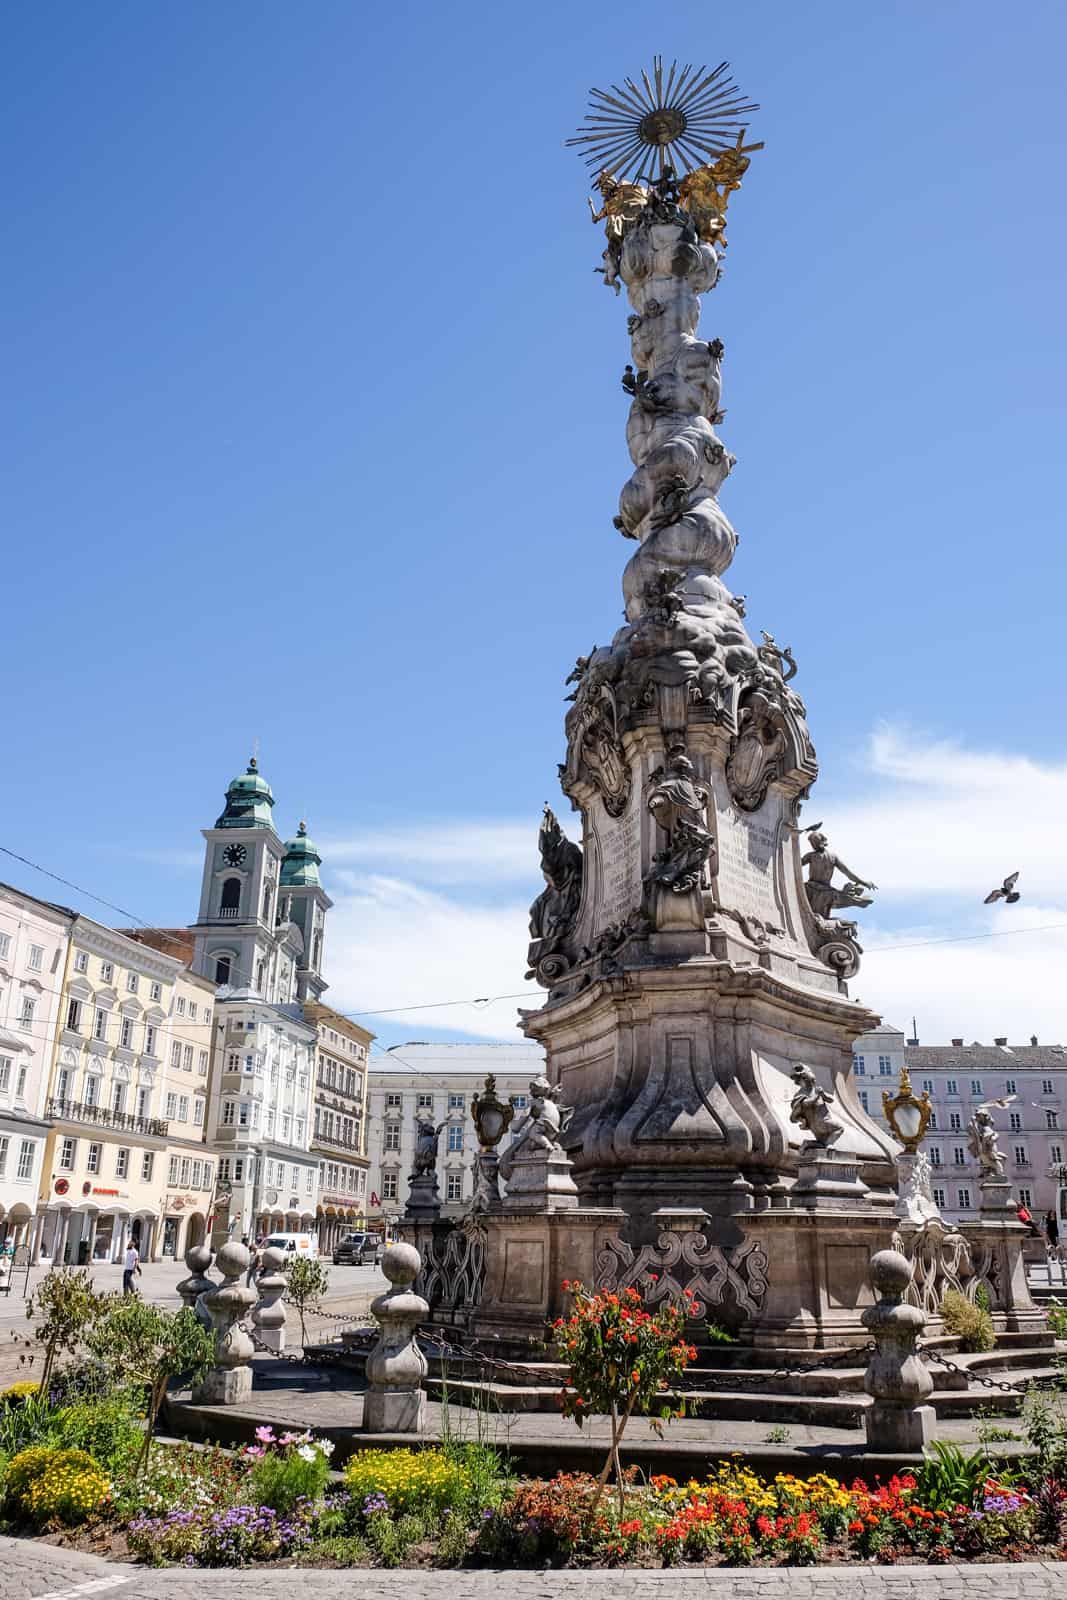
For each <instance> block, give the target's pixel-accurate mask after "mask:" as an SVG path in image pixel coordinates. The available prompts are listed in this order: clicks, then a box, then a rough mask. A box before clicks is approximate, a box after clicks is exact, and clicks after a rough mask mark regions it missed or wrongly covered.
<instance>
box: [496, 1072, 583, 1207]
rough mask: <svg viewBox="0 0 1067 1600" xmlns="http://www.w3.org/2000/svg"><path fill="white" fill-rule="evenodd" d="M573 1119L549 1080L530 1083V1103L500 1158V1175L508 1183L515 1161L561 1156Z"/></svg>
mask: <svg viewBox="0 0 1067 1600" xmlns="http://www.w3.org/2000/svg"><path fill="white" fill-rule="evenodd" d="M572 1116H573V1111H572V1110H571V1108H570V1107H569V1106H561V1105H560V1103H559V1089H558V1088H556V1089H554V1088H553V1087H552V1085H551V1084H550V1083H549V1081H548V1079H547V1078H535V1079H534V1080H533V1082H532V1083H531V1084H530V1104H529V1107H528V1109H527V1111H526V1114H525V1116H524V1117H523V1119H522V1121H521V1122H520V1123H519V1124H518V1126H517V1127H516V1129H515V1135H514V1137H513V1139H512V1141H511V1143H510V1145H509V1146H508V1148H507V1149H506V1150H505V1152H504V1154H503V1155H502V1156H501V1158H500V1175H501V1177H502V1178H503V1179H504V1180H505V1182H506V1181H507V1179H508V1178H510V1177H511V1174H512V1171H513V1169H514V1166H515V1159H516V1157H517V1156H519V1155H521V1154H522V1153H523V1152H526V1153H527V1154H530V1155H534V1154H542V1155H546V1156H549V1155H555V1154H558V1153H561V1150H562V1147H561V1145H560V1142H559V1136H560V1134H561V1133H565V1132H566V1130H567V1126H568V1124H569V1122H570V1120H571V1117H572Z"/></svg>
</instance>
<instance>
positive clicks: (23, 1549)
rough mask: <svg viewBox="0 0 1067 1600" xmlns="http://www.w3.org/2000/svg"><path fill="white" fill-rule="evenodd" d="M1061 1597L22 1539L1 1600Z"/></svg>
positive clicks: (13, 1546)
mask: <svg viewBox="0 0 1067 1600" xmlns="http://www.w3.org/2000/svg"><path fill="white" fill-rule="evenodd" d="M205 1589H209V1590H210V1593H211V1596H212V1600H333V1597H334V1596H336V1595H337V1593H338V1592H339V1591H340V1590H341V1589H355V1590H357V1591H358V1593H359V1595H360V1597H361V1600H442V1597H444V1596H447V1600H499V1597H500V1596H503V1597H504V1600H559V1597H560V1595H564V1596H573V1597H574V1600H584V1597H588V1600H698V1597H699V1600H831V1597H832V1596H833V1595H835V1594H837V1593H839V1592H840V1591H841V1590H842V1589H845V1590H846V1592H847V1594H848V1596H849V1600H971V1597H973V1600H1065V1597H1067V1564H1055V1563H1041V1562H1032V1561H1023V1562H1016V1563H1014V1564H1013V1565H1004V1566H965V1567H964V1566H961V1567H954V1566H949V1567H922V1566H900V1567H875V1566H870V1567H815V1568H811V1567H769V1568H765V1567H756V1568H746V1569H744V1570H739V1569H735V1568H717V1569H705V1568H692V1567H690V1568H682V1569H674V1570H671V1571H666V1572H662V1571H660V1572H645V1571H632V1572H628V1571H622V1572H608V1571H605V1572H571V1571H568V1572H494V1571H485V1572H452V1571H449V1572H425V1571H423V1572H414V1571H403V1570H400V1571H393V1572H381V1571H371V1572H368V1571H365V1570H364V1569H362V1568H353V1569H349V1570H346V1571H337V1570H331V1571H326V1570H321V1569H320V1570H316V1569H315V1568H313V1567H287V1568H284V1569H281V1570H271V1571H267V1570H263V1569H260V1570H257V1571H246V1572H230V1571H225V1570H222V1571H214V1572H212V1573H210V1575H208V1574H205V1573H203V1572H187V1571H184V1570H182V1569H180V1568H179V1569H169V1570H167V1571H164V1572H149V1571H146V1570H145V1569H144V1568H143V1567H130V1566H120V1565H117V1564H112V1563H109V1562H107V1561H103V1560H101V1559H100V1558H99V1557H97V1556H83V1555H75V1554H73V1553H72V1552H70V1551H66V1550H56V1549H54V1548H52V1547H50V1546H47V1545H38V1544H33V1543H31V1542H30V1541H28V1540H22V1539H0V1600H32V1597H38V1600H82V1596H86V1597H88V1596H91V1595H95V1594H106V1595H114V1596H115V1597H116V1600H199V1597H200V1596H201V1595H202V1593H203V1591H204V1590H205Z"/></svg>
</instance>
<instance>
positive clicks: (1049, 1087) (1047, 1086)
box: [1041, 1078, 1055, 1094]
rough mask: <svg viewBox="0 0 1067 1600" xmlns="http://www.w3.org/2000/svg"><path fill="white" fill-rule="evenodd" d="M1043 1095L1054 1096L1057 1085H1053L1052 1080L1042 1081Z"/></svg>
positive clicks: (1044, 1079)
mask: <svg viewBox="0 0 1067 1600" xmlns="http://www.w3.org/2000/svg"><path fill="white" fill-rule="evenodd" d="M1041 1093H1042V1094H1054V1093H1055V1085H1054V1084H1053V1082H1052V1079H1051V1078H1042V1080H1041Z"/></svg>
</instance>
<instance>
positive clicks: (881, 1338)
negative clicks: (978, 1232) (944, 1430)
mask: <svg viewBox="0 0 1067 1600" xmlns="http://www.w3.org/2000/svg"><path fill="white" fill-rule="evenodd" d="M871 1279H872V1281H873V1283H874V1287H875V1289H876V1290H877V1291H878V1293H879V1295H880V1299H879V1300H878V1302H877V1304H876V1305H873V1306H869V1307H868V1309H867V1310H866V1311H865V1312H864V1313H863V1316H862V1317H861V1319H860V1320H861V1322H862V1323H863V1326H864V1327H865V1328H866V1329H867V1331H868V1332H869V1333H870V1335H871V1338H872V1339H873V1340H874V1343H875V1346H876V1348H875V1350H874V1352H873V1353H872V1355H871V1358H870V1360H869V1361H868V1363H867V1375H866V1377H865V1378H864V1380H863V1387H864V1388H865V1389H866V1391H867V1393H868V1394H869V1395H870V1396H871V1399H872V1400H873V1401H874V1404H873V1405H872V1406H870V1407H868V1409H867V1412H866V1415H865V1417H864V1425H865V1427H866V1431H867V1447H868V1449H870V1450H884V1451H887V1452H894V1453H895V1452H898V1451H921V1450H922V1448H923V1446H924V1445H926V1444H928V1443H929V1441H930V1440H931V1439H932V1438H933V1433H934V1425H935V1420H936V1418H935V1413H934V1408H933V1406H928V1405H924V1404H923V1401H925V1400H927V1399H928V1398H929V1396H930V1395H931V1394H932V1393H933V1388H934V1380H933V1378H932V1377H931V1376H930V1372H929V1369H928V1368H927V1365H926V1362H925V1361H924V1360H923V1358H922V1356H921V1355H920V1354H919V1352H918V1349H917V1348H916V1345H917V1342H918V1338H919V1335H920V1334H921V1333H922V1331H923V1328H924V1327H925V1326H926V1317H925V1315H924V1313H923V1312H922V1311H920V1310H919V1308H918V1306H909V1305H905V1304H904V1295H905V1293H906V1292H907V1288H908V1285H909V1283H910V1282H911V1263H910V1262H909V1261H908V1260H907V1259H906V1258H905V1257H904V1256H902V1255H900V1254H899V1252H898V1251H896V1250H879V1252H878V1254H877V1255H875V1256H872V1257H871Z"/></svg>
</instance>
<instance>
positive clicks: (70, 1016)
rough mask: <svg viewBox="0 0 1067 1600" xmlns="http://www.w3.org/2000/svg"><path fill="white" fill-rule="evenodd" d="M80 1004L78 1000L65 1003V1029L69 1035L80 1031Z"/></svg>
mask: <svg viewBox="0 0 1067 1600" xmlns="http://www.w3.org/2000/svg"><path fill="white" fill-rule="evenodd" d="M81 1018H82V1003H81V1001H80V1000H68V1001H67V1027H68V1028H69V1030H70V1032H71V1033H79V1032H80V1031H81Z"/></svg>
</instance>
